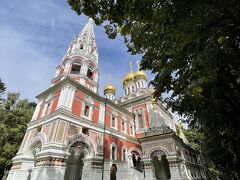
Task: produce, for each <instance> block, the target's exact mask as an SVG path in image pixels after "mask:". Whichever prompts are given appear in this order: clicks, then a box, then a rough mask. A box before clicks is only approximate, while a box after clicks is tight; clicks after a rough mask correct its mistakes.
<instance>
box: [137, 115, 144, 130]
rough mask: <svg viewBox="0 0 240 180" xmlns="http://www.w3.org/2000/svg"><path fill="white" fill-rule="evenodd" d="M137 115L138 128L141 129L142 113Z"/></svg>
mask: <svg viewBox="0 0 240 180" xmlns="http://www.w3.org/2000/svg"><path fill="white" fill-rule="evenodd" d="M137 117H138V128H139V129H142V128H143V127H144V126H143V115H142V114H138V115H137Z"/></svg>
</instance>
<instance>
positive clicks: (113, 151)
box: [110, 142, 117, 160]
mask: <svg viewBox="0 0 240 180" xmlns="http://www.w3.org/2000/svg"><path fill="white" fill-rule="evenodd" d="M110 153H111V154H110V157H111V160H117V146H116V144H115V143H114V142H113V143H112V144H111V152H110Z"/></svg>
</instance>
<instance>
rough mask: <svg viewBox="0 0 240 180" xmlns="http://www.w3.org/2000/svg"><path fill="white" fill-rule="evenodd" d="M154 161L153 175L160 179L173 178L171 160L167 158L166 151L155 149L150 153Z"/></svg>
mask: <svg viewBox="0 0 240 180" xmlns="http://www.w3.org/2000/svg"><path fill="white" fill-rule="evenodd" d="M150 157H151V161H152V170H153V175H154V177H155V178H156V179H158V180H166V179H170V178H171V173H170V169H169V162H168V160H167V159H166V157H167V156H166V154H165V152H163V151H161V150H155V151H153V152H152V153H151V155H150Z"/></svg>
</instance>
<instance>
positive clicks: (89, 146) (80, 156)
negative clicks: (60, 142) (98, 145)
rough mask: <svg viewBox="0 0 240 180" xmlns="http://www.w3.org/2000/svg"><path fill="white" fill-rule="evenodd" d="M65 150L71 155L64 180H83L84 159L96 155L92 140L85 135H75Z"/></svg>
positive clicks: (66, 144)
mask: <svg viewBox="0 0 240 180" xmlns="http://www.w3.org/2000/svg"><path fill="white" fill-rule="evenodd" d="M65 149H66V151H67V152H68V153H69V154H70V155H69V156H68V159H67V162H66V170H65V175H64V180H81V179H82V170H83V166H84V163H83V160H84V158H88V157H93V156H95V154H96V153H95V152H96V151H95V146H94V143H93V141H92V139H91V138H90V137H89V136H87V135H84V134H78V135H74V136H72V137H70V138H69V139H68V140H67V142H66V143H65Z"/></svg>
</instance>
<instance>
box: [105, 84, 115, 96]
mask: <svg viewBox="0 0 240 180" xmlns="http://www.w3.org/2000/svg"><path fill="white" fill-rule="evenodd" d="M115 92H116V88H115V87H114V86H113V85H112V83H108V84H107V85H106V86H105V88H104V95H105V94H106V93H113V94H114V95H115Z"/></svg>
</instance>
